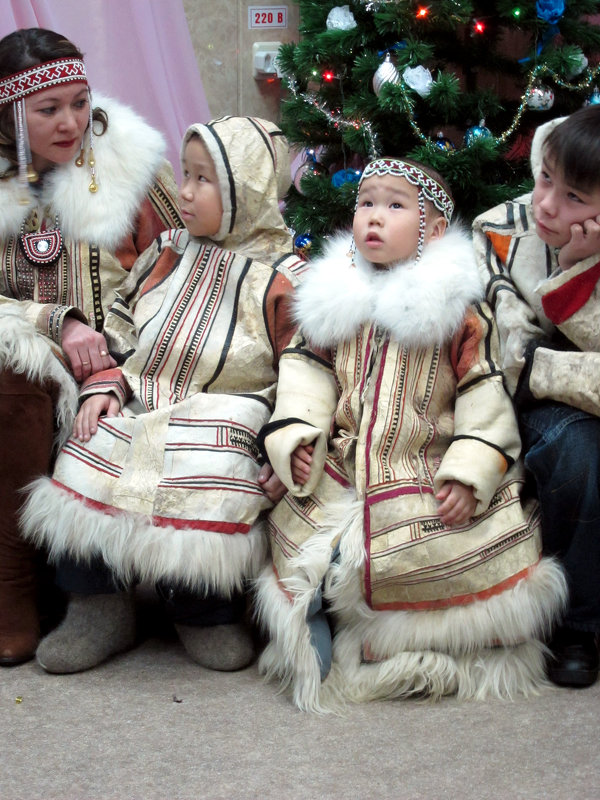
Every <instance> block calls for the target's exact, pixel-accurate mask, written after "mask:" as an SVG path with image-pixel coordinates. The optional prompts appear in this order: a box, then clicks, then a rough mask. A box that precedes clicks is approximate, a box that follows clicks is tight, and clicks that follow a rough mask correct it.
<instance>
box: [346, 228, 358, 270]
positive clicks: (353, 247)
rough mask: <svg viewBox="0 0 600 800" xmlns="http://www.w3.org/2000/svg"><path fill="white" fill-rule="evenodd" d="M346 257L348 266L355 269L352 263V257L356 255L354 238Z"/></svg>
mask: <svg viewBox="0 0 600 800" xmlns="http://www.w3.org/2000/svg"><path fill="white" fill-rule="evenodd" d="M346 255H347V256H348V258H349V259H350V266H351V267H354V268H356V264H355V263H354V256H355V255H356V242H355V241H354V236H353V237H352V244H351V245H350V250H348V252H347V253H346Z"/></svg>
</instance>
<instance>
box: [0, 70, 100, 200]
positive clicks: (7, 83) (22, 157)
mask: <svg viewBox="0 0 600 800" xmlns="http://www.w3.org/2000/svg"><path fill="white" fill-rule="evenodd" d="M76 81H79V82H83V83H85V84H87V82H88V81H87V75H86V71H85V65H84V63H83V61H82V60H81V59H80V58H56V59H54V60H52V61H46V62H44V63H43V64H36V65H35V66H33V67H28V68H27V69H24V70H21V71H20V72H16V73H15V74H14V75H8V76H7V77H5V78H2V80H0V106H3V105H6V104H8V103H12V104H13V109H14V115H15V144H16V150H17V161H18V164H19V180H20V181H21V183H22V184H23V185H24V186H26V185H27V183H28V182H32V181H36V180H37V175H36V173H35V170H34V169H33V166H32V164H31V151H30V148H29V134H28V131H27V116H26V114H25V98H26V97H27V96H29V95H31V94H35V93H36V92H41V91H42V90H44V89H48V88H49V87H50V86H60V85H61V84H64V83H73V82H76ZM88 94H89V95H90V97H89V99H90V124H89V128H88V130H89V137H90V144H89V149H90V156H89V160H88V163H89V165H90V169H91V173H92V180H91V183H90V192H95V191H96V189H97V186H96V170H95V161H94V156H93V135H94V133H93V129H92V98H91V92H90V89H89V85H88ZM82 153H83V147H82ZM80 162H81V164H83V160H82V155H81V154H80V157H79V159H78V160H77V162H76V163H77V164H78V165H79V166H80V165H81V164H80ZM25 202H28V201H27V199H25Z"/></svg>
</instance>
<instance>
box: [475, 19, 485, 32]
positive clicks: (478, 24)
mask: <svg viewBox="0 0 600 800" xmlns="http://www.w3.org/2000/svg"><path fill="white" fill-rule="evenodd" d="M473 31H474V32H475V33H479V34H482V33H484V31H485V22H482V21H481V20H480V19H476V20H474V22H473Z"/></svg>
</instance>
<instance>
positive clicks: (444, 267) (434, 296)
mask: <svg viewBox="0 0 600 800" xmlns="http://www.w3.org/2000/svg"><path fill="white" fill-rule="evenodd" d="M351 242H352V236H351V234H350V233H345V234H338V235H337V236H335V237H334V238H333V239H332V240H331V241H330V242H329V243H328V244H327V246H326V248H325V251H324V253H323V255H322V256H321V257H319V258H317V259H315V260H314V261H311V263H310V269H309V270H308V271H307V273H306V277H305V278H304V280H303V282H302V283H301V285H300V287H299V288H298V289H297V291H296V297H295V317H296V321H297V322H298V324H299V325H300V327H301V328H302V331H303V333H304V334H305V335H306V336H307V337H308V339H309V340H310V341H311V343H312V344H313V345H315V346H317V347H331V346H332V345H334V344H337V343H339V342H343V341H346V340H348V339H350V338H351V337H353V336H354V335H355V334H356V332H357V331H358V329H359V328H360V327H361V326H362V325H364V324H366V323H372V324H375V325H377V326H378V327H380V328H382V329H384V330H387V331H388V332H389V334H390V335H391V336H392V338H394V339H396V340H398V341H399V342H401V343H402V344H403V345H405V346H406V347H423V346H431V345H436V344H441V343H442V342H444V341H447V340H448V339H449V338H450V337H451V336H452V335H453V334H454V332H455V331H456V330H457V328H458V326H459V325H460V323H461V321H462V319H463V317H464V314H465V311H466V309H467V307H468V306H469V305H470V304H471V303H474V302H477V301H480V300H482V298H483V287H482V283H481V279H480V276H479V272H478V270H477V265H476V262H475V256H474V252H473V246H472V242H471V236H470V234H469V233H468V232H467V231H465V230H463V229H462V228H460V227H458V226H451V227H450V228H449V229H448V231H447V232H446V234H445V235H444V236H443V237H442V238H441V239H436V240H434V241H432V242H430V243H429V244H428V245H427V246H426V247H425V249H424V251H423V256H422V257H421V260H420V261H419V262H418V263H416V264H415V263H414V262H413V261H410V262H400V263H398V264H396V265H395V266H394V267H392V268H391V269H389V270H378V269H376V268H375V267H374V266H373V264H372V263H371V262H369V261H367V260H366V259H365V258H363V257H362V256H361V254H360V253H358V252H357V253H356V254H355V256H354V259H351V258H350V257H349V250H350V245H351ZM353 263H354V265H355V266H352V264H353Z"/></svg>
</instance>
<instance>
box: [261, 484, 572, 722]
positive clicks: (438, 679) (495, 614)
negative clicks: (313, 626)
mask: <svg viewBox="0 0 600 800" xmlns="http://www.w3.org/2000/svg"><path fill="white" fill-rule="evenodd" d="M361 508H362V503H361V502H360V501H356V500H354V501H352V500H351V498H350V499H349V501H348V502H347V503H346V504H345V512H346V513H345V519H344V521H343V523H342V524H338V526H337V530H335V529H334V528H333V527H331V526H330V528H329V529H328V532H327V535H326V536H324V537H323V538H322V539H320V537H319V536H318V535H317V536H313V537H312V538H311V539H310V540H309V541H308V542H307V543H305V544H304V545H303V547H302V550H301V553H300V555H299V556H297V557H296V558H295V559H293V561H292V562H291V564H290V567H291V568H292V575H293V577H292V578H286V579H285V580H284V581H282V582H281V585H280V584H279V583H278V581H277V579H276V577H275V574H274V572H273V570H272V569H271V568H267V570H265V572H264V573H263V575H262V576H261V578H260V580H259V581H258V582H257V600H258V608H259V618H260V620H261V622H262V623H263V624H264V625H265V627H266V628H267V629H268V631H269V633H270V635H271V637H272V641H271V642H270V644H269V645H268V647H267V649H266V650H265V652H264V653H263V655H262V656H261V659H260V662H259V668H260V670H261V671H262V672H263V674H265V675H266V677H267V678H278V679H279V680H280V681H281V682H282V686H283V688H289V689H291V693H292V697H293V701H294V703H295V704H296V705H297V706H298V708H300V709H303V710H310V711H316V712H321V713H323V712H326V711H328V712H335V713H341V712H342V711H343V709H344V706H345V704H346V703H351V702H363V701H365V700H374V699H381V698H385V697H410V696H427V697H431V698H433V699H437V698H440V697H442V696H444V695H447V694H456V695H457V696H458V697H459V698H460V699H467V698H473V699H483V698H485V697H498V698H513V697H515V696H517V695H525V696H529V695H532V694H535V693H536V692H539V691H540V689H541V688H542V687H544V686H545V685H546V680H545V670H544V657H545V653H546V648H545V646H544V645H543V643H542V639H543V638H544V636H545V635H547V634H548V633H549V631H550V629H551V627H552V625H553V623H554V622H555V620H556V618H557V617H558V616H559V614H560V613H561V611H562V610H563V609H564V606H565V604H566V599H567V588H566V581H565V577H564V574H563V571H562V569H561V567H560V565H559V564H558V563H557V562H556V561H554V560H552V559H549V558H543V559H542V560H541V561H540V562H539V563H538V564H537V565H535V566H534V567H532V568H531V569H530V571H529V574H528V575H527V577H526V578H523V579H522V580H520V581H519V582H518V583H517V584H516V585H515V586H513V587H512V588H510V589H508V590H506V591H504V592H502V593H501V594H498V595H495V596H492V597H490V598H488V599H486V600H478V601H475V602H473V603H470V604H469V605H465V606H455V607H451V608H446V609H436V610H432V611H374V610H373V609H371V608H369V606H368V605H367V604H366V603H365V601H364V598H363V593H362V570H363V566H364V559H365V552H364V547H363V537H364V532H363V528H362V515H361V513H360V509H361ZM337 518H338V520H339V518H340V517H339V513H338V514H337ZM340 535H341V539H340V557H339V559H337V560H335V561H334V562H333V563H331V562H330V561H328V559H330V556H331V543H332V542H333V541H334V539H336V538H337V537H338V536H340ZM322 584H324V592H323V595H324V597H325V598H326V599H327V600H328V601H329V602H330V611H331V614H332V617H333V619H334V621H335V628H336V631H337V632H336V635H335V639H334V645H333V666H332V669H331V671H330V673H329V675H328V676H327V677H326V679H325V680H324V682H323V683H321V682H320V673H319V661H318V656H317V654H316V652H315V651H314V650H313V648H312V645H311V640H310V631H309V627H308V624H307V622H306V616H307V611H308V608H309V606H310V603H311V601H312V599H313V598H314V596H315V593H316V592H317V590H318V589H319V587H320V586H321V585H322ZM286 591H287V594H286ZM290 598H293V601H292V600H291V599H290Z"/></svg>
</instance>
